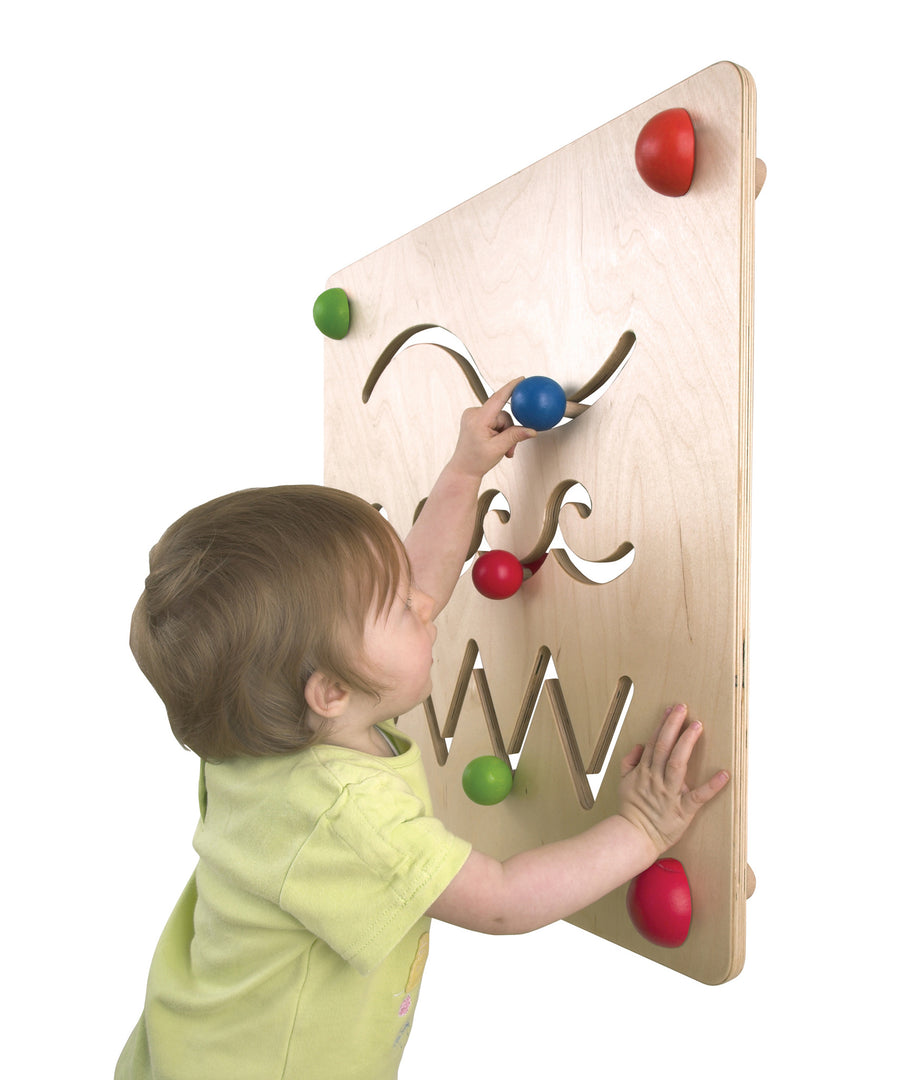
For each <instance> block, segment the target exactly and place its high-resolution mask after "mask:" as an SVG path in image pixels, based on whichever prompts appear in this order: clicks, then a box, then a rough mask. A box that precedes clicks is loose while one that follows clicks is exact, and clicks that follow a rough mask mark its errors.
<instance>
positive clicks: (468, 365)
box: [362, 323, 637, 424]
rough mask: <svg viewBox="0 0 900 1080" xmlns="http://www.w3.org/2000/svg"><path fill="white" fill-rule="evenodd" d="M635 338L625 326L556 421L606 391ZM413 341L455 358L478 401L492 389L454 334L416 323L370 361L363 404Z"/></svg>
mask: <svg viewBox="0 0 900 1080" xmlns="http://www.w3.org/2000/svg"><path fill="white" fill-rule="evenodd" d="M636 341H637V338H636V336H635V334H634V332H633V331H631V330H626V331H625V333H624V334H623V335H622V336H621V337H620V338H619V340H618V342H617V343H616V345H615V347H614V348H613V350H612V352H611V353H610V354H609V356H608V357H607V358H606V360H604V362H603V363H602V364H601V365H600V367H599V368H598V369H597V370H596V371H595V372H594V374H593V375H592V376H591V378H590V379H588V381H587V382H586V383H585V384H584V386H582V387H581V388H580V389H579V390H576V391H575V393H574V394H570V395H568V404H567V406H566V414H565V416H564V417H563V419H562V420H561V421H560V424H567V423H569V422H571V421H572V420H573V419H574V418H575V417H577V416H580V415H581V414H582V413H584V412H585V411H586V410H587V409H589V408H590V407H591V405H593V404H594V403H595V402H596V401H597V400H598V399H599V398H600V397H601V396H602V395H603V394H605V393H606V391H607V390H608V389H609V388H610V386H612V384H613V382H615V380H616V378H617V377H618V376H619V374H620V373H621V371H622V369H623V368H624V367H625V364H626V363H627V362H628V359H629V358H630V356H631V354H632V352H633V350H634V346H635V343H636ZM414 345H436V346H438V347H439V348H441V349H443V350H444V352H446V353H447V355H448V356H450V357H452V359H453V360H455V361H456V363H457V365H458V366H459V369H460V370H461V371H462V373H463V375H464V376H465V378H466V381H467V382H468V384H469V386H470V388H471V390H472V392H473V393H474V395H475V397H476V398H477V399H478V401H479V402H480V403H481V404H482V405H483V404H484V402H485V401H487V399H488V398H489V397H490V396H491V394H493V392H494V391H493V389H492V388H491V386H490V384H489V383H488V381H487V379H485V377H484V376H483V375H482V373H481V371H480V370H479V368H478V364H477V363H476V362H475V358H474V357H473V356H472V354H471V353H470V352H469V350H468V349H467V348H466V346H465V344H464V343H463V342H462V341H461V340H460V339H459V338H458V337H457V336H456V334H454V333H452V332H451V331H450V330H447V329H446V327H443V326H439V325H438V324H437V323H418V324H417V325H415V326H410V327H409V328H408V329H406V330H403V331H402V332H401V333H399V334H397V336H396V337H394V338H393V339H392V340H391V341H390V342H389V344H388V345H387V346H386V347H385V348H384V349H383V350H382V352H381V355H380V356H379V357H378V359H377V360H376V361H375V363H374V364H373V365H372V370H371V371H370V372H369V375H368V378H367V379H366V382H365V386H364V387H363V391H362V400H363V404H366V403H368V401H369V398H370V397H371V396H372V391H373V390H374V389H375V386H376V384H377V383H378V380H379V379H380V378H381V376H382V375H383V374H384V372H385V371H386V370H387V368H388V365H389V364H390V363H391V361H392V360H393V359H394V357H395V356H398V355H399V354H400V353H401V352H403V351H404V349H409V348H412V347H413V346H414Z"/></svg>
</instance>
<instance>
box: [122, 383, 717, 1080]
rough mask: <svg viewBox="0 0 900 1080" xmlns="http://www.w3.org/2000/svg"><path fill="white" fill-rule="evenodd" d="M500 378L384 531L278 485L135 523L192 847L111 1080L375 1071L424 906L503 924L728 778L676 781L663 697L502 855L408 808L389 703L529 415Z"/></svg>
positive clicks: (345, 506)
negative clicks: (189, 763) (603, 790)
mask: <svg viewBox="0 0 900 1080" xmlns="http://www.w3.org/2000/svg"><path fill="white" fill-rule="evenodd" d="M514 385H515V382H513V383H510V384H508V385H507V386H505V387H504V388H503V389H502V390H500V391H498V392H497V393H496V394H494V395H493V397H491V398H489V399H488V401H487V402H486V403H485V404H484V405H483V406H481V407H480V408H474V409H469V410H467V411H466V412H465V413H464V414H463V418H462V422H461V425H460V435H459V441H458V443H457V446H456V449H455V451H454V453H453V456H452V457H451V459H450V461H449V463H448V464H447V466H446V467H445V469H444V470H443V472H442V473H441V475H440V476H439V477H438V480H437V482H436V484H435V486H434V488H433V490H432V492H431V494H430V496H429V498H428V501H427V502H426V504H425V506H424V507H423V509H422V512H421V514H420V515H419V517H418V519H417V520H416V523H415V525H414V526H413V528H412V531H411V532H410V534H409V536H408V537H407V539H406V542H405V544H401V542H400V540H399V539H398V537H397V535H396V534H395V532H394V531H393V529H392V528H391V527H390V525H389V524H388V523H387V522H386V521H385V520H384V519H383V518H382V517H381V516H380V515H379V514H378V513H377V511H376V510H375V509H374V508H373V507H371V506H370V505H369V504H367V503H366V502H364V501H363V500H362V499H358V498H356V497H355V496H352V495H348V494H345V493H343V492H340V491H334V490H330V489H327V488H321V487H311V486H290V487H276V488H266V489H258V490H250V491H241V492H236V493H234V494H231V495H226V496H224V497H222V498H219V499H214V500H213V501H212V502H209V503H206V504H205V505H203V506H200V507H197V508H196V509H195V510H192V511H190V512H189V513H187V514H185V515H184V517H182V518H181V519H180V520H178V521H177V522H175V524H174V525H172V526H171V527H170V528H169V529H168V530H167V531H166V532H165V533H164V535H163V536H162V538H161V539H160V541H159V543H158V544H156V546H155V547H154V548H153V550H152V552H151V554H150V573H149V576H148V577H147V579H146V583H145V588H144V592H143V594H142V595H141V597H140V599H139V601H138V604H137V607H136V609H135V612H134V617H133V621H132V631H131V645H132V650H133V652H134V654H135V657H136V659H137V661H138V663H139V665H140V667H141V669H142V670H143V672H144V673H145V675H146V676H147V678H148V679H149V680H150V682H151V683H152V684H153V686H154V687H155V689H156V690H157V692H158V693H159V695H160V697H161V698H162V700H163V702H164V703H165V706H166V710H167V712H168V716H169V721H170V724H171V726H172V730H173V732H174V734H175V736H176V738H177V739H178V740H179V742H180V743H181V744H182V745H184V746H186V747H189V748H190V749H191V750H193V751H194V752H195V753H196V754H197V755H198V756H199V757H200V759H201V766H200V821H199V824H198V826H197V830H196V833H195V837H194V847H195V849H196V851H197V854H198V857H199V858H198V863H197V867H196V870H195V872H194V874H193V875H192V877H191V879H190V881H189V882H188V884H187V887H186V888H185V890H184V892H183V893H182V896H181V898H180V899H179V901H178V903H177V905H176V907H175V910H174V912H173V913H172V915H171V917H170V919H169V921H168V923H167V925H166V927H165V929H164V930H163V933H162V936H161V938H160V941H159V945H158V946H157V949H156V952H155V954H154V957H153V960H152V963H151V966H150V973H149V977H148V982H147V991H146V999H145V1004H144V1010H143V1013H142V1015H141V1018H140V1020H139V1021H138V1024H137V1026H136V1027H135V1029H134V1031H133V1032H132V1034H131V1037H130V1038H129V1040H128V1042H127V1044H126V1046H125V1048H124V1050H123V1051H122V1054H121V1056H120V1058H119V1062H118V1065H117V1067H116V1073H115V1075H116V1080H137V1078H149V1077H154V1078H159V1080H162V1078H165V1080H213V1078H215V1080H276V1078H285V1080H292V1078H297V1080H391V1078H395V1077H396V1076H397V1070H398V1067H399V1063H400V1058H401V1055H402V1053H403V1049H404V1047H405V1045H406V1042H407V1039H408V1038H409V1033H410V1029H411V1025H412V1020H413V1014H414V1011H415V1006H416V1001H417V998H418V990H419V984H420V982H421V978H422V972H423V968H424V965H425V960H426V958H427V955H428V928H429V923H430V919H431V918H437V919H441V920H444V921H446V922H451V923H454V924H456V925H458V926H463V927H468V928H470V929H473V930H479V931H482V932H485V933H497V934H518V933H524V932H526V931H529V930H533V929H536V928H538V927H541V926H545V925H547V924H548V923H550V922H553V921H555V920H557V919H560V918H563V917H565V916H567V915H571V914H573V913H574V912H576V911H579V910H581V909H582V908H584V907H586V906H587V905H588V904H590V903H592V902H594V901H596V900H597V899H599V898H600V897H601V896H603V895H605V894H606V893H608V892H610V891H611V890H612V889H615V888H617V887H618V886H620V885H622V884H623V883H625V882H626V881H628V880H629V879H630V878H632V877H634V876H635V875H636V874H638V873H640V872H641V871H642V870H644V869H645V868H646V867H648V866H650V865H651V864H652V863H653V862H654V861H655V860H656V858H657V857H658V856H659V855H660V854H662V852H664V851H665V850H666V849H667V848H669V847H670V846H671V845H672V844H674V843H675V842H676V841H677V840H678V838H679V837H680V836H681V835H682V833H683V832H684V830H685V829H686V828H687V826H688V825H689V824H690V822H691V820H692V818H693V816H694V815H695V814H696V813H697V811H698V810H699V809H700V807H701V806H702V805H703V804H704V803H706V802H708V801H709V800H710V799H711V798H713V796H714V795H715V794H716V793H717V792H718V791H720V790H721V789H722V788H723V787H724V786H725V784H726V783H727V781H728V777H727V774H725V773H718V774H717V775H716V776H715V777H713V778H712V779H710V780H709V781H707V782H706V783H705V784H703V785H702V786H701V787H699V788H698V789H697V790H695V791H690V790H688V789H687V787H686V786H685V783H684V777H685V771H686V768H687V765H688V761H689V759H690V756H691V752H692V749H693V747H694V745H695V743H696V741H697V739H698V738H699V735H700V725H699V724H697V723H696V722H694V723H691V724H689V725H687V726H685V720H686V709H685V707H684V706H678V707H676V708H674V709H671V710H669V711H668V713H667V715H666V717H665V718H664V719H663V721H662V723H661V725H660V728H659V730H658V732H657V734H656V736H655V738H654V741H653V742H652V743H650V744H648V745H647V746H646V747H636V748H635V749H634V750H633V751H632V752H631V753H630V754H629V755H628V756H627V757H626V758H625V760H624V763H623V778H622V784H621V800H620V812H619V813H618V814H617V815H614V816H613V817H610V818H607V819H606V820H604V821H601V822H600V823H599V824H597V825H595V826H593V827H592V828H590V829H588V830H587V831H586V832H584V833H582V834H581V835H579V836H576V837H573V838H572V839H569V840H565V841H561V842H559V843H555V844H548V845H546V846H544V847H541V848H539V849H535V850H533V851H526V852H523V853H521V854H519V855H516V856H515V857H513V858H511V859H509V860H507V861H506V862H503V863H501V862H499V861H497V860H495V859H492V858H490V857H489V856H487V855H484V854H482V853H480V852H478V851H475V850H473V849H472V847H471V845H470V844H469V843H468V842H467V841H466V840H464V839H462V838H460V837H457V836H454V835H453V834H451V833H450V832H449V831H448V830H447V829H445V828H444V826H443V825H442V824H441V822H440V821H438V820H437V819H436V818H435V817H434V816H433V815H432V809H431V802H430V798H429V794H428V789H427V784H426V780H425V773H424V771H423V768H422V763H421V758H420V755H419V750H418V747H417V746H416V745H415V744H414V743H412V742H411V741H410V740H409V739H408V738H406V737H405V736H404V735H402V734H400V732H399V731H398V730H397V729H396V727H395V726H394V723H393V721H394V718H396V717H397V716H399V715H401V714H402V713H404V712H407V711H408V710H410V709H411V708H413V707H414V706H415V705H417V704H418V703H419V702H421V701H422V700H424V698H425V697H427V695H428V694H429V693H430V690H431V674H430V669H431V662H432V646H433V644H434V640H435V635H436V630H435V626H434V622H433V620H434V618H435V617H436V616H437V614H438V613H439V612H440V610H441V609H442V608H443V607H444V606H445V604H446V603H447V601H448V599H449V597H450V594H451V593H452V590H453V586H454V585H455V583H456V581H457V579H458V577H459V573H460V569H461V567H462V565H463V562H464V560H465V557H466V554H467V550H468V546H469V544H470V542H471V538H472V534H473V530H474V525H475V514H476V504H477V497H478V492H479V488H480V485H481V481H482V478H483V476H484V474H485V473H486V472H487V471H488V470H489V469H491V468H493V467H494V466H495V465H496V464H498V462H499V461H500V460H501V459H502V458H503V457H504V456H510V457H511V456H512V455H513V453H514V451H515V447H516V445H517V444H518V443H519V442H521V441H522V440H523V439H527V438H531V437H533V436H534V435H535V432H533V431H530V430H527V429H524V428H521V427H516V426H514V425H513V423H512V421H511V419H510V418H509V416H508V415H507V413H506V412H505V411H504V406H505V404H506V402H507V400H508V398H509V395H510V393H511V392H512V389H513V387H514Z"/></svg>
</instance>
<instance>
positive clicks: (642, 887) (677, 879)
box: [625, 859, 691, 949]
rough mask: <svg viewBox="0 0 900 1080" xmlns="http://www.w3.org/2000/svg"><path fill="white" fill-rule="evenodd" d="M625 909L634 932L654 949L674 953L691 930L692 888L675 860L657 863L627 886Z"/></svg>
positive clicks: (679, 864)
mask: <svg viewBox="0 0 900 1080" xmlns="http://www.w3.org/2000/svg"><path fill="white" fill-rule="evenodd" d="M625 906H626V907H627V909H628V914H629V916H630V917H631V921H632V922H633V923H634V926H635V929H636V930H637V931H638V933H639V934H641V935H642V936H643V937H645V938H647V940H648V941H652V942H653V944H654V945H664V946H665V947H666V948H669V949H675V948H677V947H678V946H679V945H683V944H684V943H685V941H686V940H687V936H688V931H689V930H690V928H691V886H690V883H689V882H688V879H687V874H686V873H685V872H684V867H683V866H682V865H681V863H680V862H679V861H678V860H677V859H658V860H657V861H656V862H655V863H654V864H653V865H652V866H651V867H648V869H646V870H645V871H644V872H643V873H642V874H638V876H637V877H636V878H634V880H633V881H632V882H631V884H630V885H629V886H628V895H627V896H626V898H625Z"/></svg>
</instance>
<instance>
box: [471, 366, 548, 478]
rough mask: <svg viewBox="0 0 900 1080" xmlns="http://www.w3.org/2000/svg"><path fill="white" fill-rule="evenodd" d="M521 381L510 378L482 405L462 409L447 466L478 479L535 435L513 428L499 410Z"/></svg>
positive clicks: (503, 413)
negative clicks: (454, 448) (454, 443)
mask: <svg viewBox="0 0 900 1080" xmlns="http://www.w3.org/2000/svg"><path fill="white" fill-rule="evenodd" d="M521 381H522V380H521V378H519V379H513V380H512V382H508V383H507V384H506V386H503V387H501V388H500V389H499V390H498V391H497V392H496V393H494V394H492V395H491V396H490V397H489V398H488V399H487V401H486V402H485V403H484V404H483V405H481V406H479V407H477V408H473V409H466V411H465V412H464V413H463V415H462V419H461V421H460V425H459V440H458V442H457V444H456V450H455V451H454V452H453V457H452V458H451V459H450V467H451V468H453V469H456V470H457V471H459V472H461V473H464V474H465V475H467V476H475V477H477V478H478V479H479V480H480V479H481V477H482V476H484V474H485V473H486V472H489V471H490V470H491V469H493V467H494V466H495V465H497V464H499V462H500V461H502V459H503V458H504V457H510V458H511V457H512V456H513V454H514V453H515V450H516V447H517V446H518V444H519V443H520V442H524V441H525V439H531V438H533V437H534V436H535V435H536V434H537V432H536V431H533V430H532V429H531V428H524V427H516V426H515V425H514V424H513V419H512V417H511V416H510V415H509V413H506V412H504V411H503V407H504V406H505V405H506V403H507V401H509V398H510V395H511V394H512V392H513V389H514V388H515V387H516V385H517V384H518V383H520V382H521Z"/></svg>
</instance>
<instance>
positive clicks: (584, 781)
mask: <svg viewBox="0 0 900 1080" xmlns="http://www.w3.org/2000/svg"><path fill="white" fill-rule="evenodd" d="M472 681H474V683H475V689H476V690H477V692H478V700H479V703H480V705H481V713H482V719H483V720H484V723H485V726H486V727H487V731H488V737H489V738H490V742H491V749H492V752H493V753H494V755H495V756H496V757H499V758H501V759H503V760H504V761H506V762H507V764H509V765H510V766H512V767H513V768H515V767H516V766H517V765H518V760H519V756H520V754H521V752H522V748H523V746H524V745H525V742H526V741H527V739H528V734H529V732H530V730H531V724H532V721H533V719H534V716H535V713H536V710H537V704H538V701H539V700H540V697H541V694H542V693H543V692H544V690H545V689H546V692H547V698H548V702H549V705H550V711H551V713H552V715H553V720H554V726H555V728H556V733H557V736H558V737H559V741H560V745H561V746H562V751H563V755H564V757H565V761H566V765H567V768H568V770H569V775H570V777H571V779H572V786H573V787H574V789H575V795H576V797H577V799H578V802H579V804H580V805H581V807H582V808H583V809H585V810H590V809H592V808H593V806H594V802H595V799H596V796H597V792H598V791H599V788H600V783H601V782H602V779H603V776H604V774H605V772H606V767H607V765H608V762H609V758H610V754H611V752H612V749H613V746H614V745H615V743H616V740H617V739H618V736H619V733H620V731H621V728H622V724H623V722H624V720H625V714H626V713H627V711H628V707H629V705H630V703H631V699H632V696H633V693H634V684H633V683H632V681H631V679H629V678H628V676H627V675H623V676H622V677H621V678H620V679H619V681H618V684H617V685H616V689H615V691H614V693H613V697H612V700H611V702H610V705H609V709H608V710H607V713H606V717H605V719H604V722H603V726H602V727H601V729H600V732H599V734H598V736H597V740H596V742H595V743H594V748H593V751H592V753H591V756H590V759H589V761H588V765H587V766H585V764H584V759H583V757H582V755H581V749H580V747H579V745H578V739H577V738H576V736H575V730H574V727H573V725H572V719H571V715H570V713H569V709H568V706H567V705H566V699H565V695H564V694H563V688H562V683H561V682H560V680H559V677H558V675H557V672H556V667H555V665H554V664H553V659H552V656H551V654H550V650H549V649H548V648H547V646H546V645H542V646H541V648H540V649H538V652H537V654H536V656H535V660H534V664H533V666H532V669H531V675H530V676H529V678H528V682H527V683H526V686H525V690H524V693H523V696H522V703H521V705H520V706H519V711H518V714H517V716H516V724H515V728H514V729H513V734H512V738H511V739H510V742H509V746H507V745H506V744H505V743H504V741H503V734H502V732H501V730H500V723H499V720H498V718H497V712H496V709H495V708H494V701H493V698H492V696H491V689H490V683H489V681H488V676H487V673H486V672H485V670H484V667H483V665H482V664H481V663H480V655H479V651H478V643H477V642H476V641H475V640H474V639H470V640H469V641H468V643H467V644H466V648H465V651H464V653H463V658H462V663H461V665H460V669H459V675H458V677H457V680H456V686H455V688H454V691H453V696H452V698H451V701H450V707H449V709H448V711H447V716H446V718H445V720H444V724H443V731H442V732H441V726H440V724H439V721H438V717H437V713H436V711H435V708H434V702H433V700H432V698H431V697H430V696H429V697H428V698H427V699H426V700H425V702H424V703H423V704H424V708H425V718H426V722H427V725H428V730H429V733H430V735H431V741H432V745H433V747H434V751H435V758H436V760H437V763H438V765H441V766H443V765H445V764H446V763H447V761H448V758H449V754H450V744H452V742H453V736H454V734H455V733H456V729H457V726H458V724H459V720H460V716H461V715H462V710H463V705H464V703H465V699H466V691H467V690H468V687H469V683H470V682H472ZM511 759H512V760H511ZM592 774H599V775H596V778H595V780H594V782H592V781H591V780H589V776H591V775H592Z"/></svg>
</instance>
